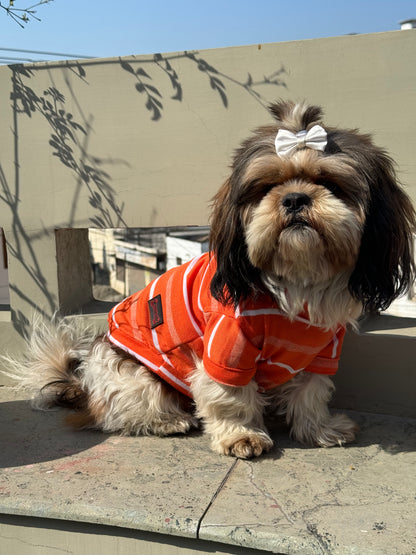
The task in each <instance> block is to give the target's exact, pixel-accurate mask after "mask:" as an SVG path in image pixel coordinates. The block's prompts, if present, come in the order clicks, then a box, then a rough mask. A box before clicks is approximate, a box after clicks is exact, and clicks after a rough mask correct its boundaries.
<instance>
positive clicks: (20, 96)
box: [0, 52, 286, 335]
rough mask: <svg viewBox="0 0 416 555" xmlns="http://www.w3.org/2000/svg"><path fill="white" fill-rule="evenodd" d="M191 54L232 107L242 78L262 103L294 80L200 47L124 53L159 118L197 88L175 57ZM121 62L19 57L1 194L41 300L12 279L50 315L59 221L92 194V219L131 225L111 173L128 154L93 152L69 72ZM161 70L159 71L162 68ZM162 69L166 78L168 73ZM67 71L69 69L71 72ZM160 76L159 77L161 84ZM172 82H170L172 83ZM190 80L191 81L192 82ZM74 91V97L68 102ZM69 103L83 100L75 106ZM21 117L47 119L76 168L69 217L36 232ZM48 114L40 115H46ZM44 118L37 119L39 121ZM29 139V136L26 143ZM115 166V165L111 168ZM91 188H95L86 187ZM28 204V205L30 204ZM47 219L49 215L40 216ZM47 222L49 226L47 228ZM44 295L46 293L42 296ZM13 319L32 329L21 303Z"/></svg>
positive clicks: (89, 122) (55, 141)
mask: <svg viewBox="0 0 416 555" xmlns="http://www.w3.org/2000/svg"><path fill="white" fill-rule="evenodd" d="M179 59H181V60H182V61H186V62H189V63H190V64H192V67H194V68H195V70H196V71H198V72H201V73H202V74H203V75H204V76H205V77H206V79H207V86H208V87H209V88H210V89H211V90H212V91H213V93H214V95H216V96H217V98H218V101H219V103H220V105H221V106H222V107H223V108H225V109H227V108H229V106H230V102H231V97H230V91H229V90H228V89H229V85H233V86H237V87H239V88H241V89H242V90H244V91H245V92H246V93H247V94H248V95H250V96H251V97H252V98H253V100H254V101H256V102H258V103H260V104H261V105H262V106H264V107H266V106H267V101H266V100H265V98H264V97H263V96H262V95H261V92H260V88H261V87H263V86H272V87H275V88H276V87H286V84H285V82H284V80H283V78H284V75H285V73H286V70H285V68H284V66H283V65H282V66H280V67H279V68H277V69H276V70H275V71H273V72H272V73H271V74H270V75H269V76H267V77H266V76H263V77H262V78H260V79H255V78H254V77H253V76H252V73H250V72H248V73H247V78H246V79H245V80H244V81H239V80H238V79H235V78H234V77H233V76H231V75H227V74H225V73H223V72H221V71H220V70H218V69H217V68H215V67H214V66H213V65H212V64H210V63H209V62H208V61H207V60H206V59H204V58H202V57H201V56H200V55H199V53H196V52H183V53H179V54H172V55H162V54H155V55H154V56H151V57H149V58H143V57H141V58H140V59H137V60H136V59H134V58H133V59H132V58H128V59H121V58H120V59H119V64H120V66H121V68H122V69H123V70H124V71H126V72H127V73H129V74H130V75H131V76H132V77H133V78H134V87H135V90H136V91H137V93H139V94H140V95H141V96H142V97H143V99H144V103H145V108H146V110H147V111H148V112H149V114H150V118H151V120H152V121H158V120H160V119H161V117H162V115H163V114H164V111H165V110H166V105H167V100H166V99H167V98H168V99H169V100H172V101H176V102H182V101H183V99H184V95H185V94H186V93H187V94H191V93H192V91H191V92H190V93H189V91H186V90H185V88H186V86H185V85H184V80H183V79H181V77H180V75H179V74H178V71H179V69H175V60H179ZM103 63H109V64H113V65H114V64H115V63H117V62H114V60H112V61H109V60H98V61H97V60H96V61H91V62H83V63H82V64H81V63H80V62H65V63H64V64H62V63H61V64H55V65H54V64H42V65H22V64H17V65H11V66H9V69H10V71H11V84H12V87H11V93H10V99H11V110H12V113H13V141H14V145H13V147H14V148H13V149H14V168H15V170H14V177H13V178H10V176H7V177H6V175H5V172H4V171H3V169H2V168H1V166H0V187H1V190H0V199H1V200H2V201H3V202H4V203H5V205H6V207H7V209H8V210H9V212H10V214H11V222H12V223H11V227H10V229H11V237H9V238H8V241H7V243H8V249H9V253H10V256H11V257H13V258H14V259H15V261H17V263H18V264H19V265H20V270H19V271H23V272H25V274H26V276H27V277H30V280H32V284H34V286H35V288H36V289H37V290H38V292H39V293H40V295H36V299H37V300H36V301H35V300H34V298H31V297H30V295H29V294H28V293H27V292H26V291H23V290H22V288H21V287H19V286H18V285H16V284H15V283H13V282H11V283H10V289H11V291H13V293H14V294H15V295H17V296H18V298H19V299H20V300H21V301H22V303H21V306H27V307H28V310H29V309H30V311H32V312H33V311H37V312H40V313H42V314H43V315H45V316H50V315H51V314H53V313H54V312H55V311H56V310H58V309H59V299H57V298H56V294H53V293H52V292H51V291H50V289H49V288H48V282H47V279H46V277H45V273H44V270H43V264H42V260H41V255H40V254H39V249H38V246H37V241H39V240H41V239H43V238H44V237H46V236H51V235H52V234H54V228H56V227H67V228H71V227H75V226H76V225H77V211H78V208H79V204H80V203H81V202H85V201H84V200H83V198H84V197H85V196H87V198H88V202H89V205H90V207H91V209H92V215H91V216H89V223H88V224H87V225H88V226H89V227H98V228H116V227H127V224H126V222H125V220H124V219H123V210H124V205H123V204H120V202H119V201H118V199H117V191H116V189H115V188H114V187H113V186H112V177H111V174H110V173H109V172H108V171H107V169H108V166H109V165H111V164H124V165H127V166H129V163H128V162H127V161H125V160H118V159H117V160H113V159H111V158H109V157H107V158H103V157H100V156H97V155H95V154H93V153H91V149H90V144H89V142H90V137H91V134H92V133H93V123H94V116H93V115H92V114H89V115H87V116H86V115H85V113H84V109H83V107H82V106H81V105H80V102H79V101H78V98H77V97H76V94H75V91H74V88H73V87H72V84H71V82H70V80H69V78H68V76H69V75H74V76H75V77H76V80H79V82H82V83H85V84H86V85H88V81H87V77H88V75H87V71H88V67H89V66H90V65H97V64H103ZM54 67H55V68H59V69H64V71H63V75H64V85H60V86H59V87H58V86H57V85H56V83H55V79H54V75H53V68H54ZM45 70H46V71H48V73H49V75H50V80H49V85H48V86H46V87H45V86H44V85H43V87H42V89H40V87H39V85H38V82H37V80H36V79H35V77H36V75H37V73H38V72H40V71H42V72H43V71H45ZM156 72H157V73H156ZM160 72H161V73H162V75H163V76H165V78H166V79H164V80H160V79H159V77H160ZM65 75H66V77H65ZM156 83H157V84H156ZM165 84H166V86H167V89H166V88H165ZM188 86H189V85H188ZM68 99H69V100H70V102H68ZM68 105H70V106H71V107H75V110H74V109H72V110H69V109H68ZM21 118H31V119H32V120H33V125H34V126H36V125H39V124H40V122H42V121H43V124H42V125H45V124H46V125H47V128H48V129H49V133H48V143H47V145H45V149H49V152H50V155H51V156H53V157H55V158H56V159H57V160H59V162H60V163H61V164H62V165H63V166H65V168H67V170H68V171H69V172H71V173H72V175H73V179H74V186H73V190H72V191H71V195H72V197H71V202H70V203H69V206H68V213H67V215H66V216H65V221H61V222H57V221H56V218H54V219H52V221H53V225H52V226H49V227H48V226H46V227H43V228H42V225H41V224H40V225H39V226H38V227H37V228H36V232H35V233H28V232H27V229H26V227H25V221H24V216H22V211H21V207H22V205H21V202H22V200H25V199H22V198H21V194H22V187H21V175H20V167H21V160H20V157H21V153H20V151H21V145H20V141H21V138H20V137H19V124H21V121H22V120H21ZM39 118H40V119H39ZM35 120H36V121H35ZM25 145H26V146H27V143H25ZM106 168H107V169H106ZM85 192H87V195H85ZM26 202H27V200H26ZM26 209H27V208H26ZM40 222H41V219H40ZM40 228H42V229H40ZM40 299H41V300H40ZM12 310H13V324H14V326H15V328H16V329H17V330H18V331H19V333H20V334H21V335H25V333H27V331H28V326H29V319H28V317H27V316H28V315H27V314H24V313H23V312H22V311H21V310H20V309H19V310H17V309H16V310H15V309H13V307H12Z"/></svg>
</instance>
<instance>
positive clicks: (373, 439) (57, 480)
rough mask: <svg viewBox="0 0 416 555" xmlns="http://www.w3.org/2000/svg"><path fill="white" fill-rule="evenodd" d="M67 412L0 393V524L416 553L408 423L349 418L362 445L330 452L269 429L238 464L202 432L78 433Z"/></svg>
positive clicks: (412, 439) (414, 429)
mask: <svg viewBox="0 0 416 555" xmlns="http://www.w3.org/2000/svg"><path fill="white" fill-rule="evenodd" d="M64 414H65V412H64V411H61V410H59V411H54V412H34V411H32V410H31V408H30V404H29V402H28V401H27V400H26V399H25V398H24V396H22V394H20V395H17V394H16V393H14V392H13V390H12V389H11V388H9V387H7V386H4V387H2V388H0V445H1V452H0V513H2V514H3V515H25V516H28V517H40V518H44V519H45V518H46V519H58V520H65V521H72V522H77V523H95V524H98V525H103V526H116V527H119V528H120V529H126V531H127V530H130V531H131V530H141V531H143V532H149V533H153V534H164V535H167V536H168V538H169V537H170V538H171V542H172V544H175V542H176V541H177V540H178V541H179V538H182V539H183V538H194V539H195V546H196V547H195V553H196V552H197V551H198V552H199V551H200V550H201V551H202V547H201V546H202V545H207V543H206V542H204V541H203V540H208V542H213V543H212V545H213V546H214V545H218V544H222V545H223V546H224V550H223V551H222V552H227V546H228V548H229V551H230V552H232V553H236V551H235V549H236V547H237V546H240V547H246V548H252V549H256V550H264V551H272V552H275V553H305V554H309V553H311V554H315V553H317V554H318V553H331V554H332V553H333V554H344V553H356V554H360V555H361V554H389V555H391V554H400V555H404V554H410V553H415V552H416V526H415V522H416V504H415V495H416V472H415V469H416V454H415V451H416V421H415V420H412V419H404V418H398V417H391V416H380V415H372V414H366V413H351V412H350V414H351V415H352V416H353V418H355V419H356V421H358V423H359V425H360V428H361V431H360V433H359V436H358V439H357V441H356V443H354V444H351V445H350V446H347V447H344V448H338V447H337V448H332V449H309V448H304V447H301V446H300V445H299V444H297V443H295V442H293V441H291V440H290V439H289V438H288V435H287V430H286V429H285V427H284V426H283V425H282V424H277V425H276V424H275V425H274V426H273V428H272V430H273V434H272V435H273V438H274V440H275V443H276V447H275V448H274V449H273V450H272V451H271V453H269V454H267V455H266V456H263V457H261V458H260V459H257V460H253V461H243V460H235V459H232V458H227V457H221V456H219V455H216V454H215V453H212V452H211V451H210V449H209V444H208V440H207V438H206V437H205V436H203V435H202V434H200V433H194V434H192V435H189V436H184V437H182V436H175V437H171V438H165V439H160V438H153V437H139V438H132V437H119V436H116V435H104V434H101V433H99V432H93V431H82V432H75V431H72V430H70V429H68V428H66V427H65V426H64V425H63V422H62V420H63V416H64ZM51 522H52V521H51ZM164 537H165V538H166V536H164ZM165 541H166V540H165ZM198 542H199V543H198ZM214 542H215V543H214ZM0 543H1V537H0ZM198 545H199V546H200V547H198ZM192 552H193V551H192Z"/></svg>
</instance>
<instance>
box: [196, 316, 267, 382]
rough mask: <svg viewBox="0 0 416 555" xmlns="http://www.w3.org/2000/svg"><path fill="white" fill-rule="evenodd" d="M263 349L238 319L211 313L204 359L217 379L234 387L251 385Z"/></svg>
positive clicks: (209, 373)
mask: <svg viewBox="0 0 416 555" xmlns="http://www.w3.org/2000/svg"><path fill="white" fill-rule="evenodd" d="M260 354H261V351H260V350H259V349H258V348H257V347H255V346H254V345H253V344H252V343H251V341H250V340H249V338H248V337H247V336H246V334H245V333H244V332H243V330H242V329H241V326H240V322H239V319H238V318H233V317H231V316H228V315H225V314H211V315H210V317H209V320H208V322H207V326H206V329H205V335H204V356H203V362H204V367H205V371H206V372H207V374H208V375H209V376H210V378H212V379H213V380H214V381H216V382H218V383H222V384H224V385H230V386H234V387H239V386H244V385H247V384H248V383H249V382H250V381H251V379H252V378H253V377H254V375H255V373H256V369H257V361H258V359H259V358H260Z"/></svg>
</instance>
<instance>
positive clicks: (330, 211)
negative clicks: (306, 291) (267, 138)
mask: <svg viewBox="0 0 416 555" xmlns="http://www.w3.org/2000/svg"><path fill="white" fill-rule="evenodd" d="M245 194H247V195H248V196H249V197H250V200H249V201H247V200H245V199H244V196H245ZM367 200H368V190H367V189H366V187H365V186H361V187H360V183H359V176H357V175H355V172H354V170H353V169H352V168H351V167H350V165H349V164H348V163H345V162H344V161H343V160H342V159H340V160H337V165H336V167H335V165H334V164H332V166H331V161H330V159H329V158H327V159H325V158H322V157H321V156H320V155H319V154H318V152H316V151H314V150H309V149H306V148H305V149H301V150H298V151H297V152H295V153H294V154H293V155H291V156H290V157H287V158H279V157H278V156H276V155H275V156H273V157H271V156H265V157H259V158H256V159H255V160H252V161H251V162H249V163H248V164H247V168H246V170H245V174H244V177H243V179H242V211H241V221H242V224H243V228H244V231H245V240H246V244H247V254H248V258H249V260H250V262H251V264H253V266H255V267H256V268H259V269H260V270H262V271H264V272H267V273H269V274H273V275H274V276H279V277H280V278H282V279H283V281H285V282H295V283H300V284H303V285H312V286H313V285H315V284H319V283H322V282H324V281H325V282H327V281H328V280H329V279H332V278H333V277H334V276H335V275H337V274H339V273H341V272H345V271H351V270H352V268H354V266H355V263H356V260H357V256H358V251H359V246H360V240H361V235H362V232H363V228H364V223H365V211H366V204H367Z"/></svg>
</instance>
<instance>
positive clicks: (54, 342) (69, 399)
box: [2, 317, 96, 410]
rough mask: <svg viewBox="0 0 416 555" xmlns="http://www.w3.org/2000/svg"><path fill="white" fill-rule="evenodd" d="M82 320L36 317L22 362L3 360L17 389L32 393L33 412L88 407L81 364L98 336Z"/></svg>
mask: <svg viewBox="0 0 416 555" xmlns="http://www.w3.org/2000/svg"><path fill="white" fill-rule="evenodd" d="M79 320H81V319H79ZM79 320H78V319H76V318H71V319H70V320H69V321H67V320H64V319H61V320H59V319H58V318H56V317H54V318H52V320H51V322H46V321H45V320H43V319H41V318H40V317H35V318H34V319H33V321H32V331H31V334H30V336H29V339H28V341H27V345H26V349H25V351H24V352H23V353H22V356H21V358H19V357H14V356H9V355H7V356H3V357H2V359H3V364H4V366H5V367H6V369H5V370H3V373H4V374H5V375H7V376H8V377H10V378H12V379H13V380H15V382H16V385H17V387H18V388H21V389H27V390H29V391H30V393H31V395H32V405H33V407H34V408H37V409H40V410H46V409H49V408H51V407H53V406H63V407H68V408H75V409H82V408H84V407H85V405H86V402H87V394H86V392H85V391H84V390H83V388H82V361H83V360H84V359H85V357H86V356H87V355H88V353H89V351H90V349H91V345H92V343H93V341H94V339H95V337H96V332H94V330H93V329H92V327H87V326H85V324H83V323H82V322H79Z"/></svg>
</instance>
